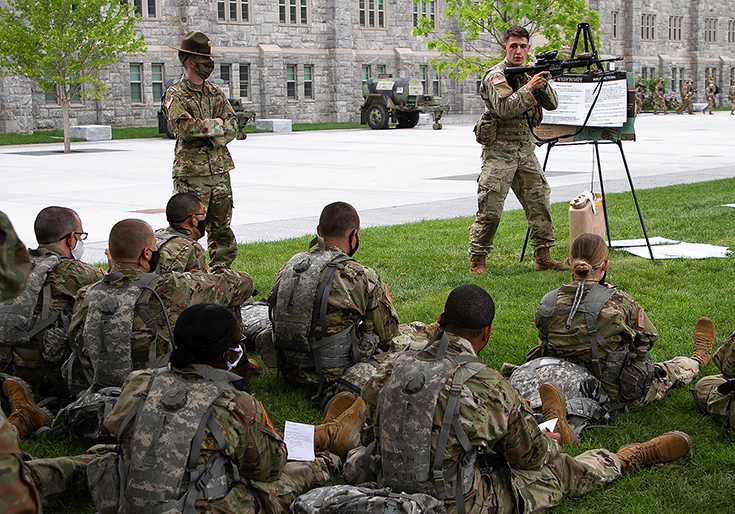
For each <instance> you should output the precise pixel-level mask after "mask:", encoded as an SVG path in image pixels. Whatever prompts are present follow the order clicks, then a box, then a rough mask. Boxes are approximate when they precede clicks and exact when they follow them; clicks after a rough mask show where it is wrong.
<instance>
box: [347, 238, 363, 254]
mask: <svg viewBox="0 0 735 514" xmlns="http://www.w3.org/2000/svg"><path fill="white" fill-rule="evenodd" d="M358 248H360V237H359V236H358V235H357V234H355V247H354V248H353V247H352V245H351V244H350V251H349V252H347V255H349V256H350V257H352V256H353V255H355V252H356V251H357V249H358Z"/></svg>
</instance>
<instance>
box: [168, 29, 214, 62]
mask: <svg viewBox="0 0 735 514" xmlns="http://www.w3.org/2000/svg"><path fill="white" fill-rule="evenodd" d="M169 46H170V47H171V48H173V49H174V50H178V51H179V52H186V53H187V54H192V55H201V56H203V57H222V55H221V54H216V53H214V52H212V42H211V41H210V40H209V38H208V37H207V35H206V34H205V33H204V32H199V31H198V30H194V31H192V32H189V33H187V34H186V35H185V36H184V39H182V40H181V46H173V45H169Z"/></svg>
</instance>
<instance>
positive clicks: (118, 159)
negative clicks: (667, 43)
mask: <svg viewBox="0 0 735 514" xmlns="http://www.w3.org/2000/svg"><path fill="white" fill-rule="evenodd" d="M448 121H449V120H448ZM459 121H465V123H461V124H449V123H446V124H445V125H444V129H443V130H441V131H434V130H432V129H431V128H430V127H424V126H419V127H416V128H414V129H411V130H406V129H404V130H398V129H389V130H381V131H376V130H334V131H314V132H293V133H287V134H251V135H249V136H248V139H247V140H244V141H233V142H232V143H230V145H229V148H230V151H231V152H232V155H233V158H234V160H235V164H236V168H235V170H233V171H232V173H231V176H232V185H233V190H234V200H235V211H234V219H233V229H234V230H235V233H236V235H237V239H238V241H239V242H240V243H245V242H252V241H265V240H278V239H284V238H290V237H297V236H302V235H305V234H312V233H313V232H314V230H315V227H316V224H317V218H318V215H319V213H320V211H321V209H322V207H324V205H326V204H327V203H330V202H333V201H336V200H343V201H346V202H349V203H351V204H353V205H354V206H355V207H356V208H357V210H358V211H359V212H360V216H361V218H362V224H363V226H376V225H392V224H399V223H407V222H411V221H417V220H422V219H436V218H453V217H458V216H471V215H474V213H475V210H476V208H477V206H476V200H475V192H476V184H475V180H476V178H477V174H478V173H479V171H480V164H481V161H480V146H479V145H478V144H477V143H476V142H475V140H474V135H473V134H472V125H471V124H468V123H466V118H465V120H459ZM734 128H735V116H730V115H729V113H728V112H716V113H715V115H714V116H705V115H701V114H697V115H694V116H689V115H683V116H677V115H675V114H669V115H666V116H662V115H658V116H653V115H651V114H644V115H642V116H640V117H639V118H638V119H637V121H636V130H637V136H638V140H637V141H635V142H625V143H624V144H623V146H624V148H625V153H626V157H627V160H628V165H629V167H630V170H631V175H632V177H633V181H634V185H635V187H636V189H644V188H650V187H660V186H665V185H670V184H682V183H689V182H699V181H705V180H715V179H719V178H726V177H735V145H734V144H733V143H732V133H733V129H734ZM61 147H62V145H61V143H59V144H53V145H25V146H6V147H0V155H2V158H0V159H1V160H0V183H2V185H3V186H2V190H3V195H2V198H3V199H2V201H1V202H0V210H2V211H4V212H6V213H7V214H8V216H10V218H11V220H12V221H13V223H14V225H15V227H16V230H17V231H18V233H19V234H20V236H21V238H22V239H23V241H25V242H26V244H28V245H29V246H34V244H35V238H34V235H33V221H34V219H35V217H36V214H38V211H40V210H41V209H42V208H43V207H46V206H48V205H63V206H68V207H71V208H73V209H75V210H76V211H77V212H78V213H79V214H80V216H81V218H82V221H83V223H84V229H85V230H86V231H87V232H89V234H90V236H89V239H88V241H87V242H86V243H87V244H86V246H85V256H84V260H86V261H89V262H101V261H103V260H104V254H103V250H104V248H105V247H106V240H107V236H108V234H109V231H110V228H111V227H112V225H114V224H115V223H116V222H117V221H119V220H121V219H123V218H128V217H137V218H142V219H144V220H146V221H148V222H149V223H150V224H151V225H152V226H153V228H159V227H163V226H165V225H166V219H165V215H164V214H163V209H164V208H165V206H166V202H167V201H168V198H169V197H170V195H171V163H172V160H173V148H174V142H173V141H170V140H162V139H140V140H119V141H104V142H89V143H73V144H72V153H71V154H70V155H64V154H63V152H62V149H61ZM537 152H538V154H537V155H538V156H539V159H540V160H541V162H543V158H544V155H545V152H546V147H542V148H540V149H538V150H537ZM600 153H601V158H602V168H603V176H604V179H605V191H606V192H608V193H612V192H617V191H627V190H629V186H628V182H627V178H626V177H625V172H624V168H623V164H622V160H621V158H620V153H619V151H618V148H617V147H616V146H615V145H604V146H602V147H601V152H600ZM592 170H593V167H592V146H590V145H584V146H576V147H557V148H555V149H554V150H552V152H551V156H550V159H549V164H548V167H547V177H548V180H549V183H550V184H551V186H552V201H553V202H561V201H568V200H569V199H571V198H572V197H574V196H576V195H577V194H579V193H580V192H581V191H582V190H584V189H587V188H589V184H590V180H591V177H592ZM594 176H595V181H596V182H597V173H596V172H595V174H594ZM732 201H733V202H735V198H733V199H732ZM518 207H519V206H518V203H517V202H516V200H515V198H514V197H513V195H512V194H511V195H509V198H508V201H507V202H506V209H513V208H518ZM642 209H643V214H644V217H645V205H643V206H642ZM651 235H655V234H651Z"/></svg>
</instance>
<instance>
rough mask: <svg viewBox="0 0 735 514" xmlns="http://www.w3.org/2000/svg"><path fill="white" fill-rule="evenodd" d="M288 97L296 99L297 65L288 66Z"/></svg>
mask: <svg viewBox="0 0 735 514" xmlns="http://www.w3.org/2000/svg"><path fill="white" fill-rule="evenodd" d="M286 97H287V98H288V99H289V100H296V65H295V64H289V65H287V66H286Z"/></svg>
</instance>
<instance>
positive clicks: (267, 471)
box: [105, 365, 341, 514]
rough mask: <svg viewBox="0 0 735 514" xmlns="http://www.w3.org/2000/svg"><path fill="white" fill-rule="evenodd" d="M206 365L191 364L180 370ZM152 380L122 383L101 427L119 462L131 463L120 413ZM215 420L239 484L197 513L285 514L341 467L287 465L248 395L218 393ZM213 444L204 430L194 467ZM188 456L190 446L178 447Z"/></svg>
mask: <svg viewBox="0 0 735 514" xmlns="http://www.w3.org/2000/svg"><path fill="white" fill-rule="evenodd" d="M202 367H205V366H202V365H193V366H191V367H185V368H183V370H182V371H187V370H195V369H199V368H202ZM150 377H151V371H150V370H142V371H135V372H133V373H131V374H130V376H129V377H128V379H127V380H126V381H125V384H124V385H123V391H122V394H121V395H120V398H119V400H118V401H117V403H116V404H115V407H114V408H113V410H112V412H111V413H110V415H109V416H108V417H107V419H106V420H105V426H106V427H107V428H108V429H109V430H110V432H111V433H113V434H115V435H117V436H118V439H119V440H120V444H121V445H122V449H123V458H124V460H126V461H127V460H129V459H130V444H131V440H132V428H133V427H132V423H131V424H129V425H128V426H127V427H126V428H125V432H124V433H122V434H119V433H118V432H119V428H120V425H121V424H122V421H123V419H124V418H125V415H126V414H127V413H128V412H129V411H130V409H131V408H132V407H133V405H135V403H136V402H138V401H140V400H141V398H142V395H143V393H144V391H145V390H146V388H147V387H148V381H149V380H150ZM212 411H213V414H214V420H215V422H216V423H217V425H218V426H219V427H220V429H221V430H222V435H223V436H224V438H225V441H226V444H227V447H226V449H225V452H224V453H225V454H226V455H227V456H228V457H229V458H230V459H232V461H233V462H234V463H235V464H236V465H237V468H238V470H239V471H240V476H241V477H242V478H241V481H240V482H239V483H238V484H236V485H235V486H234V487H232V488H231V489H230V491H229V492H228V493H227V495H226V496H225V497H224V498H221V499H219V500H213V501H211V502H209V503H207V502H206V501H198V502H197V503H196V510H197V512H214V513H219V514H224V513H233V514H234V513H237V514H240V513H243V514H255V513H256V512H268V513H274V514H279V513H287V512H288V511H289V506H290V505H291V503H292V502H293V501H294V500H295V499H296V497H297V496H298V495H300V494H301V493H303V492H305V491H307V490H309V489H311V488H312V487H315V486H317V485H319V484H321V483H324V482H326V481H327V480H329V479H331V478H332V476H333V475H334V474H335V473H336V472H337V471H338V469H339V466H340V465H341V462H340V459H339V457H337V456H336V455H333V454H331V453H328V452H323V453H317V458H316V461H314V462H295V461H291V462H286V445H285V444H284V442H283V440H282V439H281V436H280V435H279V434H278V433H277V432H276V430H275V429H274V428H273V425H271V422H270V421H269V419H268V416H267V415H266V413H265V411H264V409H263V406H262V404H261V403H260V402H258V401H256V400H255V398H253V397H252V396H251V395H250V394H248V393H246V392H241V391H238V390H235V389H232V390H227V391H223V392H222V394H221V395H220V396H219V398H217V399H216V400H215V401H214V403H212ZM215 448H217V443H216V442H215V440H214V437H212V433H211V431H210V430H209V428H207V429H205V431H204V439H203V441H202V451H201V454H200V455H199V464H200V465H201V464H204V463H206V461H207V459H208V457H209V456H210V454H211V453H212V451H213V450H214V449H215ZM182 450H183V451H186V452H187V453H188V451H189V448H183V449H182Z"/></svg>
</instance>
